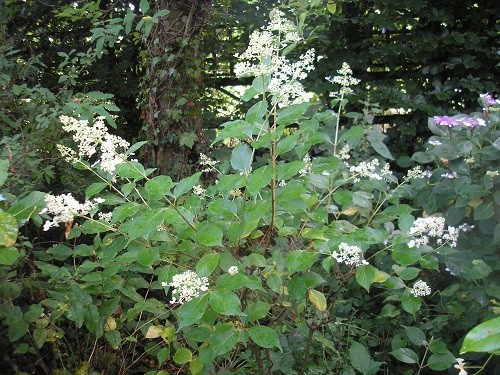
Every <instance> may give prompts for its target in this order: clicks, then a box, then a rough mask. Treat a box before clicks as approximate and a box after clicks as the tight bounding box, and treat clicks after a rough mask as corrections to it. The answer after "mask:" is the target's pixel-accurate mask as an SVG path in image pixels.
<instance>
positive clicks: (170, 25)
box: [142, 0, 211, 177]
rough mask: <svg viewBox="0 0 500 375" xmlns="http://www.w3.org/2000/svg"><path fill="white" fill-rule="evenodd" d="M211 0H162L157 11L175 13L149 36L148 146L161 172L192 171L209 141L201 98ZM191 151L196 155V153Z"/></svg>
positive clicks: (150, 163) (144, 105)
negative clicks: (203, 47)
mask: <svg viewBox="0 0 500 375" xmlns="http://www.w3.org/2000/svg"><path fill="white" fill-rule="evenodd" d="M210 7H211V0H182V1H181V0H157V1H156V4H155V11H159V10H161V9H168V10H169V11H170V13H169V14H168V15H167V16H165V17H163V18H162V19H161V21H160V22H159V23H158V24H157V25H156V26H155V27H154V29H153V30H152V32H151V35H150V37H149V42H148V46H147V50H148V53H149V62H150V65H149V69H148V71H147V72H146V77H145V88H144V90H143V100H142V101H143V103H142V108H143V116H144V120H145V127H144V133H145V136H146V139H147V140H148V141H149V144H148V146H147V147H145V148H144V150H143V155H142V157H143V159H144V160H145V163H146V164H148V166H152V167H156V168H158V170H157V173H161V174H170V175H175V176H176V177H182V176H185V175H187V174H189V173H191V172H192V170H191V169H192V166H193V161H196V159H197V157H196V156H195V154H198V153H199V152H203V151H204V150H205V148H206V147H207V142H206V139H205V136H204V132H203V128H202V117H201V108H200V106H199V104H198V99H199V97H200V95H201V93H202V90H203V86H202V85H203V81H202V68H203V58H204V56H203V55H202V53H201V51H200V41H201V33H202V30H203V27H204V25H205V23H206V21H207V19H208V17H209V15H210ZM190 155H192V156H193V157H191V158H190Z"/></svg>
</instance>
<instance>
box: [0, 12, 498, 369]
mask: <svg viewBox="0 0 500 375" xmlns="http://www.w3.org/2000/svg"><path fill="white" fill-rule="evenodd" d="M301 41H302V37H301V31H300V30H299V29H298V28H297V27H296V26H295V24H294V23H292V22H291V21H289V20H288V19H287V18H286V16H285V14H284V13H282V12H281V11H279V10H275V11H273V12H272V14H271V21H270V23H269V24H268V25H267V26H265V27H264V28H263V29H261V30H259V31H256V32H254V33H253V34H252V35H251V38H250V43H249V47H248V49H247V50H246V51H245V52H244V53H242V54H241V55H239V56H238V57H239V59H240V62H239V64H238V65H237V66H236V71H237V72H238V75H240V76H245V75H246V76H252V77H255V79H254V81H253V84H252V86H251V87H249V88H248V89H247V90H246V92H245V93H244V94H243V100H246V101H252V105H251V107H250V109H249V110H248V112H247V114H246V116H245V119H240V120H236V121H231V122H228V123H225V124H223V126H222V127H221V129H220V131H219V132H218V134H217V137H216V139H215V140H214V147H220V148H225V147H227V146H225V145H226V144H231V145H233V146H232V148H230V149H229V150H228V153H230V158H229V160H228V161H223V160H220V161H219V160H215V159H214V158H213V157H212V156H210V155H200V158H199V169H200V171H199V172H197V173H195V174H193V175H191V176H188V177H186V178H184V179H181V180H180V181H173V180H172V179H171V178H170V177H168V176H164V175H154V170H153V169H145V168H144V167H143V165H142V164H141V163H140V162H139V161H136V160H132V159H131V157H130V156H131V155H132V154H133V153H134V152H135V151H136V150H137V149H139V148H140V147H141V146H142V145H143V144H144V142H140V143H137V144H134V145H132V146H129V144H128V143H127V142H126V141H124V140H123V139H121V138H119V137H117V136H113V135H111V134H110V133H109V132H108V130H107V128H106V126H105V124H104V121H103V119H101V118H96V121H95V122H94V123H93V124H89V123H88V122H86V121H83V120H81V119H78V118H73V117H68V116H62V117H61V118H60V121H61V123H62V125H63V129H64V130H65V131H67V132H68V133H69V134H71V135H72V137H73V140H74V143H75V146H76V147H75V149H73V148H71V147H69V146H68V145H65V146H60V147H59V150H60V152H61V154H62V155H63V156H64V157H65V158H66V160H67V161H68V162H70V163H72V164H73V165H74V166H75V167H76V168H78V169H82V170H84V171H85V172H86V173H93V174H94V176H96V178H97V182H94V183H92V184H90V185H89V186H88V187H87V188H86V189H85V197H81V199H76V198H74V197H73V195H72V194H71V193H67V194H61V195H51V194H46V195H45V199H44V200H43V199H42V198H41V197H40V195H37V196H36V198H37V200H36V202H35V203H33V202H31V203H30V202H29V201H27V202H25V204H24V206H25V207H23V209H21V208H20V206H18V207H17V208H15V206H13V207H11V209H10V211H7V213H4V212H3V211H1V212H0V215H1V216H0V218H2V219H3V220H4V221H5V222H8V223H9V226H8V227H9V228H12V227H15V230H16V233H15V236H17V225H16V224H17V221H16V220H20V221H22V220H25V219H27V218H29V217H31V214H30V216H26V214H25V213H24V212H25V211H27V210H28V209H25V208H26V207H28V208H29V207H36V209H34V210H33V211H32V212H34V214H33V216H36V222H37V224H38V225H40V226H43V229H45V230H46V231H47V232H48V233H60V234H61V236H63V237H64V241H62V242H61V243H58V244H56V245H55V246H53V247H51V248H49V249H48V251H44V252H39V253H34V255H33V257H34V261H33V263H30V265H31V266H32V267H33V268H35V269H36V273H35V275H36V277H34V278H33V280H34V279H37V280H43V285H44V287H46V288H48V289H49V291H48V292H47V293H44V294H43V295H41V296H39V297H37V298H39V299H38V300H37V302H36V303H35V304H33V305H32V307H31V308H30V309H29V310H27V311H21V308H20V307H18V306H14V307H13V308H12V309H11V310H12V311H13V312H12V314H11V315H8V316H7V317H6V318H5V319H4V320H5V325H6V327H7V334H8V336H9V339H11V340H12V341H18V340H21V339H22V338H23V337H25V336H27V335H29V337H30V339H29V342H30V345H34V347H36V348H37V349H40V348H44V347H45V346H46V345H47V346H50V345H62V344H59V343H60V342H62V337H63V336H64V335H65V334H66V332H68V331H70V330H72V329H74V331H71V332H72V333H71V334H73V335H75V336H78V335H81V336H82V337H85V339H86V341H88V342H91V343H92V346H91V347H90V349H89V351H88V356H87V357H85V361H86V362H85V363H86V364H88V366H89V367H86V368H87V369H88V368H97V367H98V366H99V364H98V363H99V361H98V360H97V359H96V356H99V353H97V351H99V350H101V348H105V349H104V350H108V351H109V352H117V353H119V354H120V355H119V356H118V355H115V357H114V358H118V357H119V358H121V359H120V360H119V361H118V362H117V363H116V364H115V363H114V364H113V366H116V367H112V368H113V370H108V372H109V373H120V374H125V373H130V372H131V369H134V371H136V372H139V371H143V373H146V374H148V375H153V374H160V373H162V374H163V373H166V371H167V370H166V369H167V368H168V369H169V371H170V369H175V371H176V372H177V373H182V372H183V371H184V369H187V368H189V372H190V373H192V374H215V373H229V372H232V371H238V372H237V373H241V374H254V373H259V374H264V373H271V372H275V373H289V374H306V373H314V371H315V369H317V368H316V367H315V366H316V365H315V364H316V363H324V362H328V363H325V364H324V369H323V370H324V372H323V373H350V374H351V373H352V374H353V373H354V372H355V371H358V372H360V373H364V374H375V373H377V372H378V371H381V372H384V373H408V374H409V373H420V372H421V371H427V368H429V369H431V370H433V371H442V370H445V369H447V368H453V365H455V367H456V366H458V367H456V369H459V370H460V372H461V373H465V371H466V370H465V369H464V366H465V363H464V360H461V359H460V358H459V359H458V365H457V364H456V362H457V360H456V359H455V356H454V355H453V354H452V351H453V352H455V351H456V349H457V348H456V347H454V346H453V345H455V344H456V342H458V341H460V340H461V338H462V337H463V336H464V334H465V330H468V329H469V328H470V326H472V325H474V324H476V323H477V322H478V321H479V320H482V319H483V317H489V316H490V315H492V314H495V313H496V314H498V306H497V305H498V302H497V300H496V299H495V298H498V297H497V296H498V288H497V286H496V284H494V285H490V286H488V289H486V288H485V289H484V290H479V289H477V288H476V289H474V293H468V292H467V291H464V290H462V293H463V294H461V295H460V296H459V297H457V291H458V290H459V288H461V286H460V285H459V284H460V283H459V281H462V279H461V278H464V279H465V280H466V281H471V282H474V283H477V284H478V285H479V284H480V283H481V282H483V281H482V280H481V279H485V278H488V277H490V275H491V274H492V272H493V268H494V267H496V263H495V262H494V261H496V260H497V258H498V257H497V255H496V254H494V252H493V249H492V248H491V246H494V244H495V243H497V242H495V241H498V230H497V228H498V225H497V226H496V227H495V225H493V224H492V222H491V221H492V220H493V217H494V212H493V211H494V205H496V204H497V201H498V200H495V199H494V194H493V193H492V188H493V187H494V186H497V184H498V181H499V177H498V173H495V172H498V165H494V161H497V159H498V144H497V143H495V142H497V141H496V140H495V139H496V138H494V137H493V136H492V135H491V134H490V132H491V133H494V134H495V135H497V134H496V132H497V131H496V126H497V125H498V121H497V119H496V117H495V116H496V115H494V114H493V109H494V106H496V104H494V105H493V104H491V103H490V102H488V103H490V104H489V105H488V107H487V110H486V111H485V113H486V114H487V115H488V116H490V117H488V118H485V119H483V121H479V120H478V121H477V124H476V122H475V121H473V120H472V118H473V117H471V118H470V119H468V120H465V119H464V118H462V117H460V118H456V119H453V118H446V119H443V118H441V119H438V121H435V120H431V122H432V121H434V122H435V123H434V122H432V123H431V125H432V129H434V130H435V131H437V132H438V133H439V136H434V137H433V138H431V140H430V141H431V142H432V143H429V148H428V150H427V151H426V152H423V153H420V154H417V155H416V156H414V159H415V160H417V161H421V162H422V163H423V164H425V167H420V166H416V167H414V168H412V169H411V170H409V171H408V172H407V173H406V174H403V175H401V174H399V173H396V172H393V171H391V165H390V164H389V162H388V161H387V160H386V159H385V158H384V157H383V156H384V155H386V156H388V159H390V153H389V154H387V153H388V151H387V150H386V148H384V147H385V146H384V145H383V142H382V139H383V136H382V137H379V138H376V137H375V136H374V134H379V133H380V130H373V129H371V130H370V129H366V128H363V127H361V126H353V127H350V128H344V127H341V126H340V121H339V119H340V117H341V116H342V115H343V111H344V108H345V106H346V105H347V103H348V102H347V98H348V97H349V96H350V95H352V94H353V92H352V89H351V86H354V85H358V84H359V83H360V82H359V81H358V80H357V79H355V78H353V77H352V74H353V73H352V71H351V69H350V67H349V65H348V64H347V63H344V64H343V65H342V68H341V69H340V70H339V71H338V72H337V73H338V74H339V75H338V76H334V77H333V78H325V82H329V83H328V84H330V85H332V92H333V95H332V96H333V97H334V99H333V101H332V103H331V107H332V108H334V109H336V112H335V111H333V110H325V111H318V109H317V108H318V105H317V104H318V103H312V102H309V99H308V98H309V97H310V96H309V95H307V93H306V92H305V89H304V87H303V85H302V84H301V80H302V79H304V78H305V76H306V75H307V72H309V71H310V70H312V69H313V67H314V61H315V56H314V51H312V50H308V51H305V52H304V53H302V54H299V53H298V54H297V56H298V58H297V60H296V61H293V60H291V58H290V57H289V56H291V54H293V52H295V51H294V48H300V43H301ZM439 121H442V122H443V124H444V125H443V126H444V127H443V128H438V126H439V125H438V124H439ZM457 127H459V128H457ZM436 129H437V130H436ZM457 129H458V130H457ZM377 131H378V132H379V133H377ZM455 131H456V132H457V134H455V133H453V132H455ZM462 133H463V134H462ZM380 134H381V133H380ZM457 135H458V136H459V139H460V143H458V144H456V145H454V146H453V145H452V146H453V147H454V148H453V147H452V146H450V144H451V143H454V142H455V143H456V142H458V141H457V140H456V139H457V137H456V136H457ZM367 136H368V137H369V138H370V139H371V143H370V144H371V145H372V146H373V148H374V150H373V152H372V153H371V155H370V156H369V157H368V158H363V159H362V160H360V158H358V157H356V154H355V153H354V147H355V146H356V145H358V144H359V143H358V141H359V139H360V138H363V137H367ZM460 137H462V138H460ZM227 139H231V140H232V142H224V141H226V140H227ZM477 139H480V140H481V141H483V143H477V142H476V140H477ZM478 144H479V145H485V146H484V147H480V146H478ZM445 145H448V146H447V147H445V149H444V150H440V149H439V147H443V146H445ZM450 147H451V149H450ZM464 150H465V151H467V152H465V151H464ZM460 152H461V153H462V154H461V155H462V156H460V157H455V156H454V155H456V154H457V153H460ZM257 155H258V156H257ZM452 156H453V157H452ZM465 156H466V157H467V160H468V161H467V162H466V161H465V160H463V159H464V158H465ZM434 157H436V159H434ZM443 158H447V163H444V161H442V160H441V159H443ZM470 159H473V160H474V162H470ZM436 160H437V161H436ZM485 160H486V161H487V162H488V163H487V164H488V165H484V166H482V165H481V166H480V165H478V164H476V163H480V162H481V161H485ZM435 161H436V163H439V164H438V165H432V163H433V162H435ZM445 166H446V168H445ZM212 181H213V182H212ZM414 200H415V201H414ZM40 201H42V202H44V203H45V209H44V210H43V211H42V209H41V205H43V203H40ZM414 202H417V203H414ZM494 202H495V203H494ZM0 203H1V202H0ZM21 206H22V205H21ZM495 207H496V206H495ZM28 211H29V210H28ZM476 221H479V225H476ZM44 223H45V224H44ZM62 224H63V225H64V230H63V228H62V226H63V225H62ZM58 227H61V228H59V229H58ZM12 231H13V230H12ZM56 231H59V232H56ZM62 231H64V232H63V233H61V232H62ZM480 232H483V234H485V237H481V236H480V235H479V234H478V233H480ZM7 233H11V232H7ZM13 236H14V235H12V233H11V234H10V235H2V236H1V237H0V239H1V240H2V241H3V242H2V243H0V245H2V246H12V244H13V242H12V240H13ZM488 236H489V237H488ZM485 238H489V239H490V240H491V241H490V244H489V245H487V244H486V240H485ZM476 244H477V246H479V245H480V246H481V249H480V250H477V249H476V247H477V246H476ZM469 260H470V262H469ZM464 266H470V269H467V270H465V269H462V268H461V267H464ZM41 283H42V282H40V286H41V285H42V284H41ZM470 290H472V287H471V289H470ZM466 292H467V293H466ZM33 298H34V297H33ZM489 299H492V300H493V301H495V302H488V300H489ZM463 301H467V303H468V305H467V306H469V307H470V308H471V311H474V314H472V315H471V316H468V315H465V314H466V313H465V311H466V310H467V309H466V308H464V307H462V302H463ZM494 307H497V310H494ZM495 311H496V312H495ZM451 330H453V332H454V336H453V337H450V331H451ZM81 341H82V342H83V341H85V340H81ZM27 345H28V344H27ZM473 347H474V346H473ZM97 348H99V349H97ZM474 348H475V349H477V346H476V347H474ZM141 350H142V352H141ZM495 350H498V348H496V349H495ZM484 351H487V350H484ZM490 351H492V352H493V350H490ZM35 352H36V351H35ZM115 354H116V353H115ZM326 355H328V356H329V357H330V356H331V357H332V358H333V359H334V360H332V361H324V358H325V356H326ZM143 358H144V359H145V360H146V359H147V363H148V366H149V367H150V369H144V368H142V367H141V366H142V363H143ZM460 360H461V361H460ZM468 362H469V361H468ZM483 363H484V361H483ZM110 368H111V367H110ZM141 369H142V370H141ZM236 369H237V370H236ZM423 369H425V370H423ZM102 371H103V372H104V370H102ZM173 372H174V370H172V373H173ZM235 373H236V372H235ZM422 373H423V372H422Z"/></svg>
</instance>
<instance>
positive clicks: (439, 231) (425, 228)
mask: <svg viewBox="0 0 500 375" xmlns="http://www.w3.org/2000/svg"><path fill="white" fill-rule="evenodd" d="M472 228H474V226H472V225H467V224H462V225H460V226H459V227H458V228H455V227H452V226H448V227H447V228H446V227H445V220H444V218H443V217H440V216H428V217H420V218H418V219H417V220H415V221H414V223H413V226H412V227H411V228H410V231H409V234H410V235H411V236H413V239H412V240H410V241H409V242H408V247H417V248H419V247H420V246H425V245H427V244H428V243H429V241H430V239H431V238H435V239H436V243H437V244H438V245H443V244H448V246H450V247H456V246H457V241H458V236H459V235H460V232H467V231H469V230H471V229H472Z"/></svg>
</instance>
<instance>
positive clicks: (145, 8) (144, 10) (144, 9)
mask: <svg viewBox="0 0 500 375" xmlns="http://www.w3.org/2000/svg"><path fill="white" fill-rule="evenodd" d="M139 10H140V11H141V13H142V14H146V13H147V12H148V10H149V2H148V0H141V2H140V3H139Z"/></svg>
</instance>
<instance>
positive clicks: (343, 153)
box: [338, 144, 351, 160]
mask: <svg viewBox="0 0 500 375" xmlns="http://www.w3.org/2000/svg"><path fill="white" fill-rule="evenodd" d="M349 151H351V148H350V147H349V145H348V144H345V145H344V147H342V148H341V149H340V150H339V155H338V157H339V158H340V159H341V160H349V159H350V158H351V155H350V154H349Z"/></svg>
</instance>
